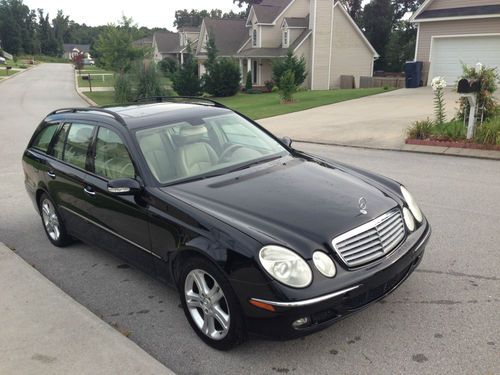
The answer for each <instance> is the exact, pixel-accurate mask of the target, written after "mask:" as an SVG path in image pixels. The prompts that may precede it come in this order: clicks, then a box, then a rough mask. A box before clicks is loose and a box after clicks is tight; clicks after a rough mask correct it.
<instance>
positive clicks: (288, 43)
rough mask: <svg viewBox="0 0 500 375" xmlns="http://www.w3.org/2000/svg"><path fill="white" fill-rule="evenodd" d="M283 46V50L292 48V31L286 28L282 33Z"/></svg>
mask: <svg viewBox="0 0 500 375" xmlns="http://www.w3.org/2000/svg"><path fill="white" fill-rule="evenodd" d="M285 35H286V43H285ZM281 44H282V45H283V48H288V47H289V46H290V30H288V28H285V29H283V30H282V31H281Z"/></svg>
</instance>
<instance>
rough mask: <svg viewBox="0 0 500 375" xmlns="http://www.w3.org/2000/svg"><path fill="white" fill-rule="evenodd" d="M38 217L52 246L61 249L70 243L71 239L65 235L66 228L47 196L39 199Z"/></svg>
mask: <svg viewBox="0 0 500 375" xmlns="http://www.w3.org/2000/svg"><path fill="white" fill-rule="evenodd" d="M40 215H41V217H42V223H43V228H44V229H45V233H46V234H47V237H48V238H49V240H50V242H52V244H53V245H55V246H58V247H63V246H66V245H68V244H69V243H71V241H72V239H71V237H70V236H69V235H68V234H67V233H66V228H65V226H64V223H63V221H62V219H61V217H60V216H59V213H58V212H57V209H56V206H55V204H54V202H52V200H51V199H50V198H49V196H48V195H47V194H43V195H42V196H41V197H40Z"/></svg>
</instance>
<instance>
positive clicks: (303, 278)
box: [259, 245, 312, 288]
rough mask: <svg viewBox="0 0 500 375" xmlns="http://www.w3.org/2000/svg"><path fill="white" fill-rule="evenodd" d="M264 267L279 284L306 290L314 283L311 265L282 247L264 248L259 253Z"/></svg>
mask: <svg viewBox="0 0 500 375" xmlns="http://www.w3.org/2000/svg"><path fill="white" fill-rule="evenodd" d="M259 260H260V263H261V264H262V267H264V269H265V270H266V271H267V272H268V273H269V274H270V275H271V276H272V277H273V278H275V279H276V280H278V281H279V282H281V283H283V284H285V285H288V286H291V287H293V288H305V287H306V286H308V285H309V284H310V283H311V281H312V272H311V268H310V267H309V265H308V264H307V263H306V261H305V260H304V259H302V258H301V257H300V256H299V255H298V254H296V253H294V252H293V251H291V250H288V249H285V248H284V247H280V246H274V245H269V246H264V247H263V248H262V249H261V250H260V252H259Z"/></svg>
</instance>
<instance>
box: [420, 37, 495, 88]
mask: <svg viewBox="0 0 500 375" xmlns="http://www.w3.org/2000/svg"><path fill="white" fill-rule="evenodd" d="M462 62H463V63H465V64H468V65H476V63H478V62H480V63H481V64H483V65H485V66H487V67H497V68H499V69H500V36H474V37H454V38H448V37H446V38H434V39H433V42H432V48H431V67H430V74H429V84H430V81H431V80H432V78H433V77H437V76H441V77H444V78H445V79H446V82H448V84H449V85H453V84H456V82H457V80H458V79H459V78H460V76H461V75H462V64H461V63H462Z"/></svg>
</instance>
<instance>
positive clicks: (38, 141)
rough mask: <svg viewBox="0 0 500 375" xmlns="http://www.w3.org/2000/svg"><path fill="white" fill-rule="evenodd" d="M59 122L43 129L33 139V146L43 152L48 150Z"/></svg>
mask: <svg viewBox="0 0 500 375" xmlns="http://www.w3.org/2000/svg"><path fill="white" fill-rule="evenodd" d="M58 127H59V124H52V125H49V126H47V127H46V128H44V129H42V130H41V131H40V132H39V133H38V134H37V136H36V138H35V139H34V140H33V143H32V144H31V147H33V148H36V149H37V150H40V151H42V152H47V150H48V149H49V145H50V141H51V140H52V137H53V136H54V133H55V132H56V130H57V128H58Z"/></svg>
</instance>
